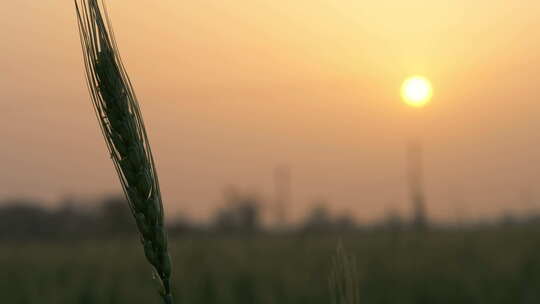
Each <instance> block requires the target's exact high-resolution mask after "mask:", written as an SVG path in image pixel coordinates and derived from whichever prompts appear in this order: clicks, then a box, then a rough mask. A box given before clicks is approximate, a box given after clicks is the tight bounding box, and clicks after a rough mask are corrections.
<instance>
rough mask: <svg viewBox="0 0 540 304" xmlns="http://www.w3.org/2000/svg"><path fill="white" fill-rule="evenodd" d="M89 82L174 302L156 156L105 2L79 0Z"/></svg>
mask: <svg viewBox="0 0 540 304" xmlns="http://www.w3.org/2000/svg"><path fill="white" fill-rule="evenodd" d="M74 1H75V7H76V12H77V19H78V25H79V34H80V38H81V44H82V49H83V54H84V63H85V68H86V77H87V82H88V88H89V91H90V96H91V99H92V102H93V105H94V109H95V112H96V116H97V118H98V121H99V124H100V127H101V131H102V133H103V136H104V138H105V141H106V143H107V147H108V149H109V152H110V155H111V158H112V161H113V163H114V166H115V168H116V171H117V173H118V176H119V178H120V182H121V184H122V188H123V190H124V193H125V195H126V198H127V201H128V202H129V207H130V208H131V211H132V213H133V216H134V217H135V221H136V224H137V228H138V230H139V232H140V239H141V242H142V245H143V247H144V252H145V255H146V258H147V260H148V262H149V263H150V264H151V265H152V266H153V268H154V271H155V273H156V275H157V277H159V280H160V283H161V284H160V285H161V288H160V289H161V290H160V294H161V296H162V298H163V301H164V303H168V304H170V303H172V296H171V285H170V278H171V262H170V258H169V254H168V249H167V234H166V231H165V229H164V211H163V205H162V202H161V194H160V190H159V182H158V177H157V174H156V169H155V165H154V160H153V157H152V151H151V149H150V144H149V142H148V138H147V135H146V130H145V127H144V123H143V119H142V116H141V112H140V109H139V104H138V102H137V98H136V96H135V93H134V91H133V87H132V85H131V82H130V80H129V77H128V75H127V73H126V70H125V68H124V65H123V64H122V60H121V58H120V55H119V52H118V47H117V45H116V41H115V38H114V33H113V31H112V26H111V23H110V20H109V17H108V15H107V12H106V7H105V4H104V3H103V2H101V3H98V1H97V0H74Z"/></svg>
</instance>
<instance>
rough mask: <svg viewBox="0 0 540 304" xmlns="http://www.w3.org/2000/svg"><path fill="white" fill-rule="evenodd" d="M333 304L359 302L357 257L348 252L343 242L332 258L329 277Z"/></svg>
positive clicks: (353, 303) (355, 303) (356, 303)
mask: <svg viewBox="0 0 540 304" xmlns="http://www.w3.org/2000/svg"><path fill="white" fill-rule="evenodd" d="M328 283H329V287H330V293H331V296H332V304H359V303H360V295H359V291H358V289H359V285H358V283H359V282H358V270H357V265H356V259H355V258H354V257H353V256H350V255H348V254H347V253H346V251H345V249H344V248H343V245H342V244H341V242H340V243H339V244H338V247H337V251H336V255H335V256H334V258H333V259H332V269H331V271H330V277H329V278H328Z"/></svg>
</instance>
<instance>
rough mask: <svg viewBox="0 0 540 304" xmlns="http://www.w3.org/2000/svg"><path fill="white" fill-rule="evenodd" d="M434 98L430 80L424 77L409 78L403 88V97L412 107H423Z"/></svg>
mask: <svg viewBox="0 0 540 304" xmlns="http://www.w3.org/2000/svg"><path fill="white" fill-rule="evenodd" d="M431 96H433V89H432V87H431V83H430V82H429V80H428V79H427V78H425V77H422V76H412V77H409V78H407V79H406V80H405V81H404V82H403V85H402V86H401V97H402V98H403V100H404V101H405V103H407V104H408V105H410V106H413V107H423V106H425V105H426V104H427V103H428V102H429V101H430V99H431Z"/></svg>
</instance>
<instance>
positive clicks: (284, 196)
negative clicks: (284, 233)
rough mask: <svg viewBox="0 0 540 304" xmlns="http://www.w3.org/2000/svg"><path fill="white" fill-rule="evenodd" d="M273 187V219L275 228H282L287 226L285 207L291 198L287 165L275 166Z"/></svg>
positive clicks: (289, 175) (289, 172) (289, 173)
mask: <svg viewBox="0 0 540 304" xmlns="http://www.w3.org/2000/svg"><path fill="white" fill-rule="evenodd" d="M274 186H275V195H276V197H275V212H276V213H275V217H276V226H277V227H278V228H284V227H286V225H287V220H288V219H287V207H288V205H289V203H290V198H291V169H290V168H289V166H287V165H281V166H277V167H276V169H275V170H274Z"/></svg>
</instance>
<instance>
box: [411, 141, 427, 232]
mask: <svg viewBox="0 0 540 304" xmlns="http://www.w3.org/2000/svg"><path fill="white" fill-rule="evenodd" d="M422 153H423V151H422V143H421V142H420V141H411V142H410V143H409V146H408V163H409V187H410V195H411V202H412V205H413V222H412V224H413V227H414V228H415V229H417V230H425V229H426V228H427V227H428V219H427V214H426V206H425V204H426V203H425V196H424V190H423V166H422Z"/></svg>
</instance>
